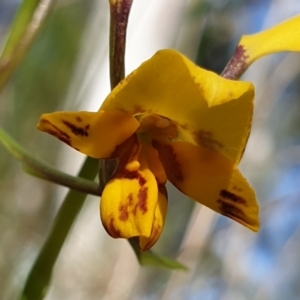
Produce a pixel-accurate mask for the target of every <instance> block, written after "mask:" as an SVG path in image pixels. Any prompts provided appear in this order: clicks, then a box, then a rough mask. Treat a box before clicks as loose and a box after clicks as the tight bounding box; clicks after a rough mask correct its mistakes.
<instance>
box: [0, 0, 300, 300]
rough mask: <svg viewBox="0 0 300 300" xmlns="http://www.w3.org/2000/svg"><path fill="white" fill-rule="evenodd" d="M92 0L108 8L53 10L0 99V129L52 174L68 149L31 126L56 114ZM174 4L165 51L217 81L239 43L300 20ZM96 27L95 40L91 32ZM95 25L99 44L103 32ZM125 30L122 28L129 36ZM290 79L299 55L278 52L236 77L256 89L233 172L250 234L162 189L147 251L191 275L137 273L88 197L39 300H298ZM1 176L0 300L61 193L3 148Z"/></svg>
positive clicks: (16, 283) (295, 115)
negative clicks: (254, 206) (251, 218)
mask: <svg viewBox="0 0 300 300" xmlns="http://www.w3.org/2000/svg"><path fill="white" fill-rule="evenodd" d="M99 1H100V2H106V0H97V1H96V0H94V1H93V0H84V1H83V0H76V1H75V0H74V1H72V0H64V1H59V4H58V5H57V7H56V9H55V10H54V11H53V14H52V16H51V18H50V19H49V21H48V22H47V24H46V26H45V27H44V29H43V31H42V32H41V34H40V37H39V38H38V40H37V42H36V43H35V44H34V47H33V48H32V49H31V51H30V53H29V55H28V56H27V57H26V59H25V60H24V61H23V63H22V64H21V66H20V67H19V68H18V71H17V73H16V74H15V75H14V76H13V78H12V79H11V80H10V81H9V83H8V84H7V86H6V87H5V89H4V91H3V92H2V93H1V95H0V102H1V105H0V124H1V126H3V127H4V128H6V129H7V131H9V132H10V133H11V134H12V135H13V136H14V137H15V138H16V139H17V140H18V141H19V142H20V143H21V144H22V145H23V146H24V147H25V148H26V149H28V150H29V151H30V152H32V153H34V154H35V155H37V156H39V157H40V158H42V159H44V160H45V161H47V162H48V163H51V164H54V165H57V164H60V163H61V162H64V161H67V162H68V163H69V164H72V163H73V162H72V161H68V157H66V156H63V157H62V156H60V155H59V151H60V150H61V149H62V148H63V151H64V153H66V151H69V152H67V153H68V154H70V156H72V155H73V152H72V151H73V150H66V148H64V147H61V144H60V143H59V142H57V141H55V140H54V139H50V138H49V137H47V136H43V135H42V134H40V133H38V132H37V131H36V130H35V124H36V122H37V120H38V118H39V116H40V115H41V114H42V113H44V112H50V111H54V110H59V109H65V104H64V101H65V99H66V98H67V95H68V89H69V87H70V84H71V83H72V79H73V76H74V70H75V69H76V66H77V63H78V58H79V57H80V55H81V54H82V52H83V51H86V49H88V48H89V47H92V46H91V45H92V43H91V45H89V44H85V45H83V44H82V41H83V39H82V38H83V35H84V34H85V33H86V32H85V29H86V24H87V22H90V21H91V20H93V19H94V18H95V15H97V11H95V8H99V6H97V5H96V2H99ZM136 1H137V0H136ZM156 1H157V2H160V1H159V0H156ZM153 2H155V1H154V0H153ZM185 2H189V1H185ZM17 5H18V1H8V0H7V1H4V0H2V1H0V26H1V27H0V33H1V34H2V36H1V37H0V43H1V44H3V42H4V40H5V35H6V34H7V30H8V28H9V26H8V25H9V24H10V22H11V18H9V16H11V12H12V10H13V8H14V9H15V8H16V6H17ZM134 7H135V3H133V10H134ZM184 7H185V10H184V13H183V14H182V19H181V20H180V22H181V23H180V24H178V30H174V32H176V34H174V36H172V37H170V42H169V47H176V48H177V49H178V50H182V51H183V52H185V53H187V54H188V55H189V56H190V58H192V59H195V60H196V61H197V63H198V64H200V65H201V66H202V67H205V68H208V69H212V70H214V71H216V72H220V71H221V70H222V69H223V68H224V66H225V65H226V62H227V61H228V59H229V58H230V55H231V53H232V51H233V49H234V47H235V45H236V43H237V41H238V39H239V37H240V36H241V35H242V34H244V33H252V32H255V31H258V30H260V29H262V28H263V26H267V27H268V26H271V25H273V24H275V23H278V22H279V21H281V20H284V19H287V18H288V17H289V16H291V15H294V14H296V13H300V7H299V3H298V1H297V0H294V1H292V0H288V1H275V0H273V1H272V0H268V1H260V0H251V1H249V0H226V1H224V0H214V1H208V0H207V1H204V0H203V1H202V0H194V1H190V2H189V4H187V3H185V4H184ZM145 9H147V7H146V6H145ZM4 11H5V12H6V13H4ZM107 13H108V11H107ZM149 13H150V12H149ZM99 15H100V14H99ZM164 16H165V17H164V20H159V22H168V21H169V20H170V19H171V18H172V16H171V15H169V14H168V7H166V8H165V14H164ZM95 24H98V25H99V24H102V23H101V21H99V22H98V23H97V22H95ZM95 26H96V25H95ZM95 26H94V31H93V32H97V30H96V31H95ZM148 26H154V23H153V24H148ZM91 27H93V26H91ZM98 28H99V29H98V31H99V35H100V34H101V32H102V28H100V27H98ZM135 30H138V28H130V31H129V32H128V35H134V34H135ZM156 34H160V32H159V31H158V32H156ZM177 34H178V35H177ZM99 38H100V37H98V36H94V40H95V39H99ZM85 41H87V40H85ZM139 46H140V45H139V43H138V41H137V43H136V47H139ZM106 47H107V45H103V49H105V48H106ZM191 53H194V57H191V56H192V54H191ZM129 55H130V49H127V56H129ZM91 59H92V57H91ZM104 59H107V57H105V58H104ZM79 65H80V64H79ZM85 67H86V68H83V74H82V80H78V78H77V82H78V83H79V84H81V83H82V84H85V80H87V81H88V80H92V79H91V78H89V77H88V76H87V77H85V71H86V69H88V67H87V66H85ZM76 72H77V74H78V70H76ZM299 73H300V56H299V54H289V55H287V56H286V55H283V54H280V55H274V56H272V57H267V58H264V59H262V60H261V61H258V62H257V63H255V64H254V65H253V66H252V67H251V68H250V69H249V72H247V74H246V75H245V76H244V78H243V79H245V80H250V81H253V82H254V83H255V85H256V88H257V91H256V103H255V105H256V108H255V116H254V124H253V131H252V135H251V137H250V140H249V144H248V147H247V150H246V153H245V156H244V159H243V161H242V165H241V167H242V170H243V173H244V174H245V175H246V176H247V177H248V178H249V179H250V181H251V182H252V184H253V185H254V187H255V189H256V191H257V195H258V199H259V202H260V204H261V224H262V229H261V231H260V232H259V233H258V234H254V233H252V232H249V231H247V230H246V229H244V228H242V227H241V226H240V225H238V224H235V223H233V222H232V221H230V220H227V219H225V218H224V217H218V218H217V216H216V215H215V214H213V213H211V212H210V211H209V210H207V209H201V210H198V208H199V206H197V207H196V208H197V210H193V208H194V204H193V202H192V201H189V200H188V199H182V198H183V196H182V195H180V194H179V193H177V192H176V191H175V190H173V189H172V188H171V187H170V188H169V195H170V197H169V198H170V204H169V207H170V209H169V211H168V216H167V221H166V227H165V230H164V232H163V235H162V237H161V239H160V241H159V243H158V244H157V245H156V246H155V249H154V250H155V251H156V252H157V253H161V254H164V255H169V256H171V257H176V256H177V257H178V259H179V261H181V262H182V263H183V264H185V265H187V266H188V267H189V272H186V273H183V272H180V271H174V272H170V271H166V270H162V269H157V268H150V267H148V268H145V267H140V266H139V265H138V263H137V261H136V259H135V257H134V253H133V252H132V250H131V248H130V247H129V246H128V243H126V241H121V240H112V239H110V238H109V237H107V235H106V233H105V232H104V230H103V229H102V225H101V223H100V220H99V216H98V199H97V197H89V199H88V202H87V204H86V205H85V206H84V209H83V211H82V213H81V214H80V216H79V219H78V221H77V223H76V225H75V226H74V228H73V230H72V233H71V235H70V237H69V239H68V241H67V243H66V245H65V247H64V249H63V251H62V253H61V255H60V256H59V259H58V261H57V264H56V266H55V270H54V276H53V280H52V286H51V288H50V292H49V294H48V295H47V297H46V299H47V300H50V299H72V300H74V299H75V300H76V299H99V298H101V299H108V300H111V299H165V300H168V299H175V300H176V299H208V300H218V299H222V300H229V299H230V300H231V299H249V300H250V299H251V300H252V299H255V300H264V299H272V300H277V299H278V300H281V299H295V300H296V299H298V298H299V285H298V283H299V280H300V273H299V270H300V255H299V251H298V249H299V247H300V245H299V244H300V231H299V228H300V227H299V225H300V221H299V220H300V200H299V199H300V189H299V182H300V168H299V162H300V159H299V158H300V155H299V153H300V146H299V142H300V134H299V132H300V130H299V129H300V122H299V119H300V116H299V114H300V107H299V93H300V90H299V80H300V76H299ZM107 76H108V70H107ZM77 77H78V76H77ZM83 78H84V80H83ZM100 101H101V99H99V105H100ZM68 105H69V106H70V105H72V103H71V101H68ZM74 106H75V105H74ZM81 107H84V104H82V105H81ZM67 109H68V110H72V109H74V107H67ZM67 156H68V155H67ZM59 167H60V166H59ZM0 170H1V173H0V228H1V235H0V250H1V251H0V279H1V280H0V298H1V299H4V300H8V299H14V298H15V297H16V296H17V295H18V293H19V292H20V290H21V289H22V287H23V284H24V282H25V279H26V276H27V275H28V271H29V269H30V267H31V265H32V263H33V260H34V258H35V256H36V255H37V253H38V251H39V250H40V247H41V246H42V244H43V242H44V240H45V239H46V238H47V234H48V232H49V229H50V226H51V224H52V221H53V218H54V216H55V213H56V211H57V208H58V206H59V205H60V201H61V199H62V198H63V193H64V190H62V189H58V190H57V188H56V187H55V186H54V185H52V184H49V183H47V182H44V181H41V180H39V179H35V178H32V177H30V176H28V175H26V174H24V173H23V172H22V171H21V168H20V166H19V164H18V163H17V162H16V161H15V160H14V159H13V158H12V157H11V156H10V155H9V154H8V153H7V152H6V151H5V149H4V148H3V147H2V146H0ZM199 184H200V183H199Z"/></svg>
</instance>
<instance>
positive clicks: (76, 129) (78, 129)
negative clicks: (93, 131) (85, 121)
mask: <svg viewBox="0 0 300 300" xmlns="http://www.w3.org/2000/svg"><path fill="white" fill-rule="evenodd" d="M62 122H63V123H64V124H65V125H66V126H67V127H68V128H70V130H71V131H72V132H73V133H74V134H75V135H80V136H88V135H89V134H88V132H87V129H88V128H86V127H87V126H89V125H86V126H85V127H84V128H82V127H77V126H75V125H74V124H72V123H70V122H68V121H63V120H62Z"/></svg>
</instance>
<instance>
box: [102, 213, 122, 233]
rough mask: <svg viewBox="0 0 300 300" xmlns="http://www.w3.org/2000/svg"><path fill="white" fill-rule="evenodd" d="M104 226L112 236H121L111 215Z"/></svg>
mask: <svg viewBox="0 0 300 300" xmlns="http://www.w3.org/2000/svg"><path fill="white" fill-rule="evenodd" d="M104 228H105V230H106V231H107V233H108V234H109V235H110V236H112V237H113V238H119V237H121V232H120V230H118V229H116V227H115V219H114V218H113V217H110V219H109V223H108V225H107V226H106V225H104Z"/></svg>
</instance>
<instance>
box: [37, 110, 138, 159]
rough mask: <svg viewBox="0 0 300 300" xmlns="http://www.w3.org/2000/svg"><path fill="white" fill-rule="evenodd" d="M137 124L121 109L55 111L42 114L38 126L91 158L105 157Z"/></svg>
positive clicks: (134, 129) (133, 130) (129, 134)
mask: <svg viewBox="0 0 300 300" xmlns="http://www.w3.org/2000/svg"><path fill="white" fill-rule="evenodd" d="M138 127H139V123H138V122H137V121H136V119H135V118H134V117H132V116H131V115H129V114H127V113H124V112H121V111H102V110H100V111H98V112H87V111H81V112H54V113H50V114H44V115H42V116H41V118H40V122H39V124H38V125H37V128H38V129H39V130H41V131H45V132H47V133H49V134H51V135H53V136H55V137H57V138H58V139H60V140H61V141H63V142H65V143H66V144H68V145H69V146H71V147H73V148H74V149H76V150H78V151H80V152H82V153H84V154H86V155H88V156H91V157H94V158H108V157H110V155H111V154H112V152H113V151H114V150H115V148H116V146H118V145H120V144H121V143H123V142H124V141H125V140H126V139H127V138H128V137H129V136H131V135H132V134H133V133H134V132H135V131H136V129H137V128H138Z"/></svg>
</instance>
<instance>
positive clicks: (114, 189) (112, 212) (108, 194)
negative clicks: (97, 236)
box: [100, 136, 158, 239]
mask: <svg viewBox="0 0 300 300" xmlns="http://www.w3.org/2000/svg"><path fill="white" fill-rule="evenodd" d="M135 139H136V137H135V136H133V137H131V138H130V139H129V140H130V141H129V144H131V143H132V142H133V141H135ZM119 148H120V149H121V148H122V145H121V146H119ZM126 148H127V149H128V151H130V149H133V151H132V152H131V156H130V159H129V160H127V159H128V157H129V156H128V152H127V151H126ZM157 198H158V187H157V182H156V180H155V177H154V175H153V174H152V172H151V171H150V170H149V169H148V166H147V162H146V159H145V157H144V154H143V152H141V151H140V147H139V148H138V150H137V148H136V147H126V145H125V149H124V155H122V157H120V163H119V166H118V168H117V170H116V172H115V173H114V175H113V177H112V179H111V180H110V181H109V182H108V183H107V185H106V186H105V188H104V191H103V194H102V198H101V202H100V215H101V220H102V223H103V226H104V227H105V229H106V230H107V232H108V233H109V234H110V235H111V236H112V237H114V238H119V237H121V238H126V239H128V238H131V237H134V236H145V237H150V236H151V232H152V228H153V220H154V215H155V210H156V207H157Z"/></svg>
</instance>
